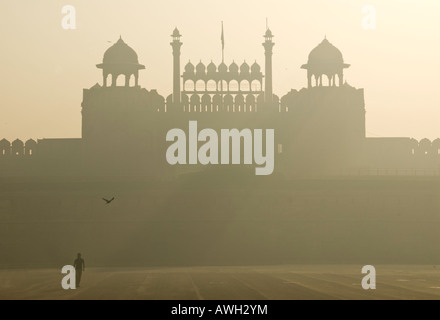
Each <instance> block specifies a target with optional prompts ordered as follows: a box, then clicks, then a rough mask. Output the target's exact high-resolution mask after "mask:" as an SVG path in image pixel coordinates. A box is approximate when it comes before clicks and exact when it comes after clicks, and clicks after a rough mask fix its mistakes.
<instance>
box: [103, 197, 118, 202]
mask: <svg viewBox="0 0 440 320" xmlns="http://www.w3.org/2000/svg"><path fill="white" fill-rule="evenodd" d="M102 200H104V201H105V202H106V204H109V203H110V202H112V201H113V200H115V197H113V198H111V199H110V200H107V199H105V198H102Z"/></svg>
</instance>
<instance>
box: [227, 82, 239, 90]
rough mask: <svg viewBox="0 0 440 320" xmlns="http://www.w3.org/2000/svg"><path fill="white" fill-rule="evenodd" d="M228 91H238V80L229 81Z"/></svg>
mask: <svg viewBox="0 0 440 320" xmlns="http://www.w3.org/2000/svg"><path fill="white" fill-rule="evenodd" d="M229 91H233V92H237V91H238V81H237V80H231V81H230V82H229Z"/></svg>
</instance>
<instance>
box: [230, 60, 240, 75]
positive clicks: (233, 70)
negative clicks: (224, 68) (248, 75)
mask: <svg viewBox="0 0 440 320" xmlns="http://www.w3.org/2000/svg"><path fill="white" fill-rule="evenodd" d="M229 72H231V73H237V72H238V65H237V64H236V63H235V62H234V61H232V63H231V65H230V66H229Z"/></svg>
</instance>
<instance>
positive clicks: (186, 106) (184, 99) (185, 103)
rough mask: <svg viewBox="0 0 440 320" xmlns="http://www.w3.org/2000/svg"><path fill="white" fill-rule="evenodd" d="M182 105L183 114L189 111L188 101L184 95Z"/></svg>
mask: <svg viewBox="0 0 440 320" xmlns="http://www.w3.org/2000/svg"><path fill="white" fill-rule="evenodd" d="M182 105H183V112H185V111H189V99H188V95H186V94H183V95H182Z"/></svg>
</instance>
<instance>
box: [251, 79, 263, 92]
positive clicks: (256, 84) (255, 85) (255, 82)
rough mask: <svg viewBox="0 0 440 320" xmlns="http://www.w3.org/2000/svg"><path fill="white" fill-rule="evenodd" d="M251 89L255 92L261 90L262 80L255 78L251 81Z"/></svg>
mask: <svg viewBox="0 0 440 320" xmlns="http://www.w3.org/2000/svg"><path fill="white" fill-rule="evenodd" d="M251 90H252V91H254V92H259V91H261V82H260V81H259V80H253V81H252V83H251Z"/></svg>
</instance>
